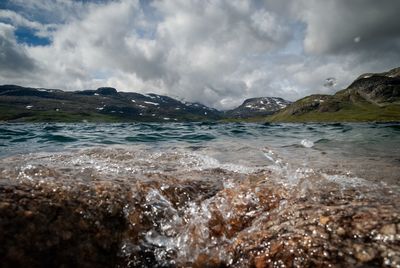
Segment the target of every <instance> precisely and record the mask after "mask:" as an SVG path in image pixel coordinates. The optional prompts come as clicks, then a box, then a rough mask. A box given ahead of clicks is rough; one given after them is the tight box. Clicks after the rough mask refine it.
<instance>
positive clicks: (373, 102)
mask: <svg viewBox="0 0 400 268" xmlns="http://www.w3.org/2000/svg"><path fill="white" fill-rule="evenodd" d="M265 119H266V120H267V121H269V122H339V121H341V122H358V121H400V68H394V69H392V70H389V71H387V72H383V73H366V74H363V75H360V76H359V77H358V78H357V79H356V80H354V81H353V82H352V83H351V84H350V85H349V86H348V87H347V88H345V89H342V90H339V91H337V92H336V93H335V94H333V95H323V94H314V95H310V96H306V97H304V98H302V99H300V100H297V101H295V102H293V103H292V104H290V105H288V106H287V107H286V108H284V109H282V110H280V111H278V112H277V113H275V114H273V115H272V116H269V117H268V118H265Z"/></svg>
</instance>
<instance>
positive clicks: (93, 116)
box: [0, 68, 400, 122]
mask: <svg viewBox="0 0 400 268" xmlns="http://www.w3.org/2000/svg"><path fill="white" fill-rule="evenodd" d="M0 121H10V122H50V121H51V122H80V121H84V122H86V121H87V122H132V121H133V122H135V121H138V122H175V121H263V122H265V121H267V122H341V121H346V122H347V121H400V68H395V69H392V70H390V71H388V72H384V73H368V74H363V75H361V76H360V77H358V78H357V79H356V80H355V81H354V82H353V83H351V84H350V85H349V86H348V87H347V88H346V89H343V90H340V91H338V92H336V93H335V94H333V95H322V94H315V95H310V96H307V97H304V98H302V99H300V100H298V101H295V102H293V103H291V102H290V101H287V100H284V99H282V98H276V97H261V98H251V99H247V100H245V101H244V102H243V104H241V105H240V106H238V107H236V108H234V109H231V110H228V111H219V110H216V109H214V108H210V107H207V106H205V105H203V104H201V103H195V102H186V101H181V100H177V99H174V98H171V97H168V96H163V95H158V94H152V93H150V94H140V93H133V92H119V91H117V90H116V89H115V88H111V87H101V88H98V89H96V90H83V91H62V90H60V89H45V88H30V87H21V86H17V85H3V86H0Z"/></svg>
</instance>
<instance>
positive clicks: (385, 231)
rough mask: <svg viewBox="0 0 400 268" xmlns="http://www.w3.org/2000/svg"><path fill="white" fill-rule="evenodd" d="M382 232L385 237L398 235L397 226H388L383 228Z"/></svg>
mask: <svg viewBox="0 0 400 268" xmlns="http://www.w3.org/2000/svg"><path fill="white" fill-rule="evenodd" d="M380 232H381V233H382V234H384V235H395V234H396V225H395V224H386V225H384V226H382V228H381V229H380Z"/></svg>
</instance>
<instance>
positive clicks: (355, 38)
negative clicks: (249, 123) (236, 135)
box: [0, 0, 400, 109]
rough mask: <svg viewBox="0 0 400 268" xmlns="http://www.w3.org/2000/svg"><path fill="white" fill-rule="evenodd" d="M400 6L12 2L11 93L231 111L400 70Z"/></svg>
mask: <svg viewBox="0 0 400 268" xmlns="http://www.w3.org/2000/svg"><path fill="white" fill-rule="evenodd" d="M399 10H400V1H399V0H380V1H377V0H325V1H321V0H265V1H261V0H254V1H251V0H249V1H245V0H153V1H152V0H147V1H146V0H137V1H136V0H118V1H116V0H113V1H110V0H81V1H78V0H74V1H73V0H1V1H0V84H17V85H21V86H30V87H42V88H58V89H63V90H84V89H96V88H98V87H101V86H110V87H115V88H117V89H118V90H119V91H127V92H139V93H150V92H152V93H157V94H163V95H168V96H171V97H175V98H178V99H181V100H185V101H194V102H200V103H203V104H205V105H208V106H211V107H214V108H217V109H229V108H232V107H235V106H237V105H240V104H241V103H242V102H243V101H244V100H245V99H247V98H251V97H264V96H270V97H282V98H284V99H287V100H291V101H294V100H297V99H299V98H301V97H304V96H306V95H310V94H317V93H318V94H320V93H321V94H332V93H334V92H336V91H338V90H340V89H342V88H345V87H347V86H348V85H349V84H350V83H351V82H352V81H353V80H354V79H355V78H357V77H358V76H359V75H361V74H363V73H368V72H382V71H387V70H389V69H391V68H395V67H399V66H400V16H399V15H398V11H399Z"/></svg>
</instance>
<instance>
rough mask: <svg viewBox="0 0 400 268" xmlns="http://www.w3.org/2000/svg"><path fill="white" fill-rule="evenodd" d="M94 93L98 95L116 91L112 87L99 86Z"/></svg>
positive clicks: (114, 93) (116, 92)
mask: <svg viewBox="0 0 400 268" xmlns="http://www.w3.org/2000/svg"><path fill="white" fill-rule="evenodd" d="M96 93H98V94H100V95H117V94H118V91H117V90H116V89H115V88H113V87H99V88H98V89H97V90H96Z"/></svg>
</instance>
